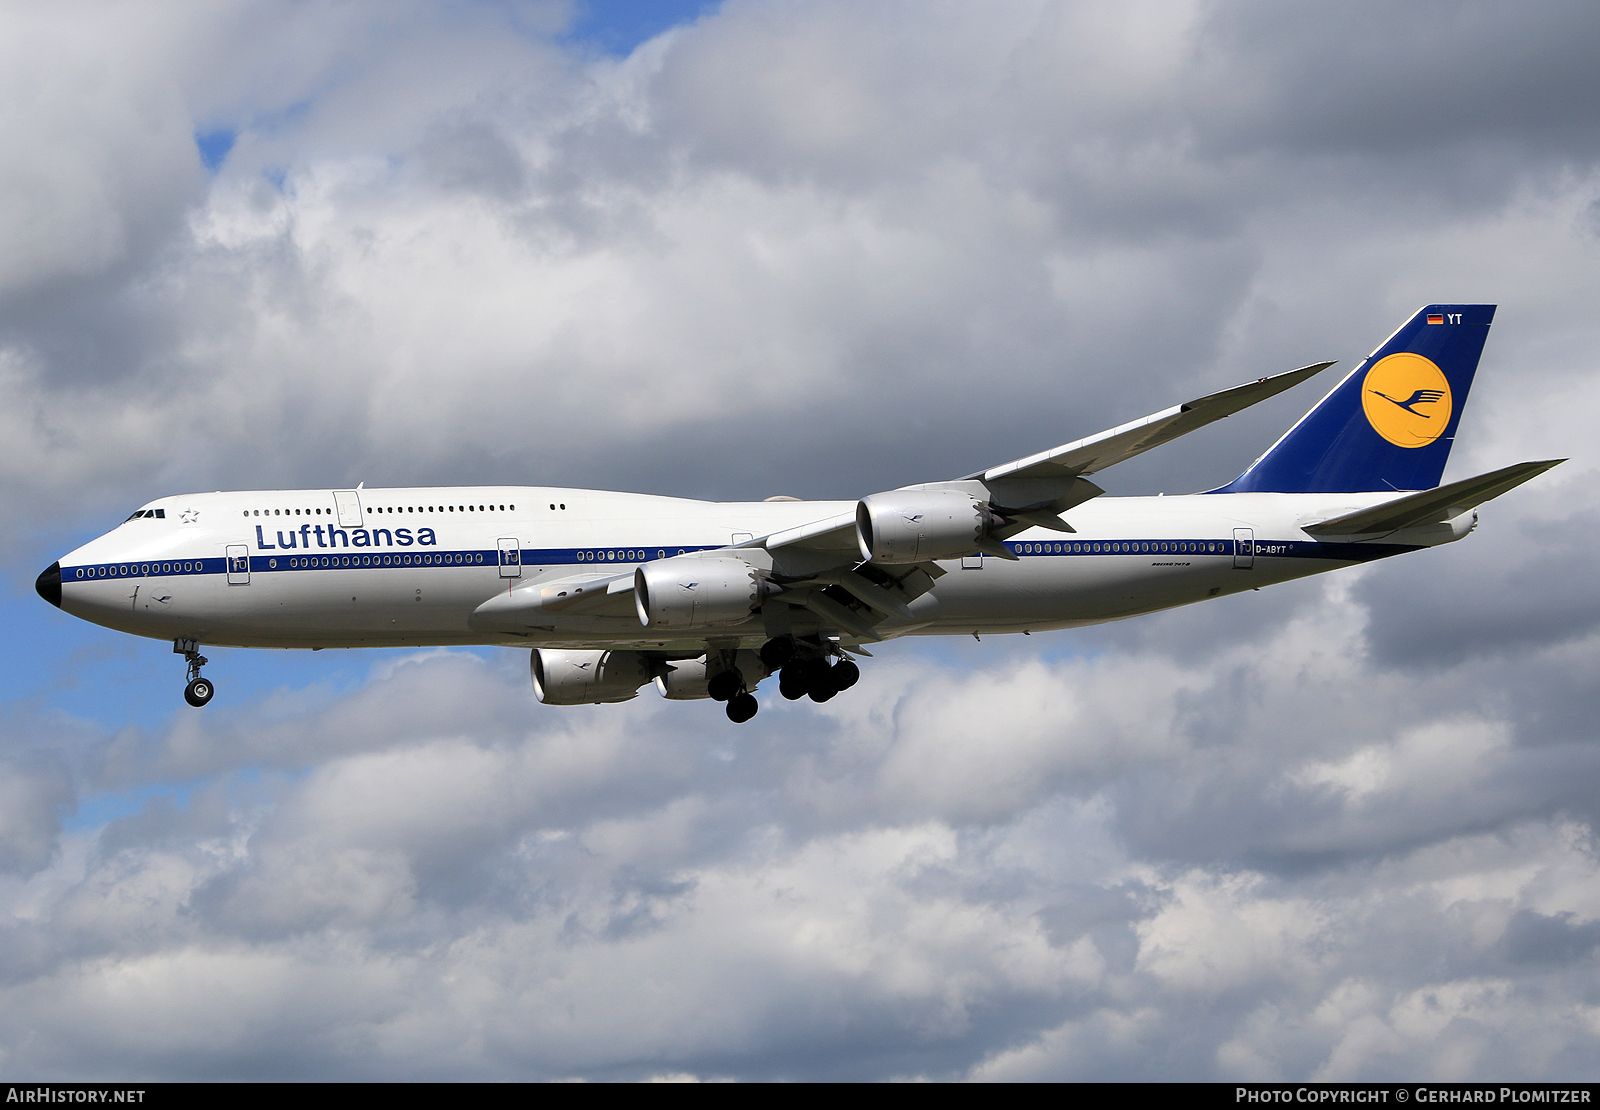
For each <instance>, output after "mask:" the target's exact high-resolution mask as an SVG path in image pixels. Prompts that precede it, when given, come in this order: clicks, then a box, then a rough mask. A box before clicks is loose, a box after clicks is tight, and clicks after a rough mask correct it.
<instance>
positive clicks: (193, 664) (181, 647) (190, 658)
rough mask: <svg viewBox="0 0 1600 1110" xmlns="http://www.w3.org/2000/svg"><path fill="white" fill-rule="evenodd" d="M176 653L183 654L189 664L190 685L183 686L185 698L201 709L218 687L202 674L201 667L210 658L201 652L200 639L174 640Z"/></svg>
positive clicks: (173, 647)
mask: <svg viewBox="0 0 1600 1110" xmlns="http://www.w3.org/2000/svg"><path fill="white" fill-rule="evenodd" d="M172 652H173V654H174V655H181V656H183V661H184V662H185V663H187V664H188V665H189V685H187V686H185V687H184V688H183V700H184V701H186V702H188V703H189V704H190V705H192V706H194V707H195V708H196V709H199V708H200V707H201V706H202V705H204V704H205V703H206V702H208V701H210V700H211V695H212V694H214V693H216V687H215V686H212V685H211V680H210V679H207V678H204V677H202V676H201V674H200V668H201V667H203V666H205V665H206V664H207V663H208V662H210V660H208V659H207V658H206V657H205V656H204V655H201V654H200V642H199V641H198V640H174V641H172Z"/></svg>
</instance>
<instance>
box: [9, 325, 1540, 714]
mask: <svg viewBox="0 0 1600 1110" xmlns="http://www.w3.org/2000/svg"><path fill="white" fill-rule="evenodd" d="M1493 317H1494V306H1493V305H1430V306H1428V307H1427V308H1424V309H1422V310H1421V311H1420V312H1418V313H1417V314H1416V315H1415V316H1413V317H1412V318H1411V319H1410V320H1409V321H1407V322H1406V324H1405V325H1404V326H1403V327H1401V328H1400V330H1399V331H1397V332H1395V333H1394V335H1392V336H1390V337H1389V339H1388V340H1387V341H1385V342H1384V343H1383V344H1382V345H1381V346H1379V347H1378V349H1377V350H1376V351H1374V352H1373V353H1372V354H1371V355H1370V356H1369V357H1368V358H1367V359H1366V360H1365V361H1363V362H1362V363H1361V364H1360V365H1359V366H1357V367H1356V368H1355V370H1354V371H1353V372H1352V373H1350V374H1349V375H1348V376H1347V377H1346V378H1345V379H1344V380H1343V381H1341V382H1340V383H1339V385H1338V386H1336V387H1335V388H1334V389H1333V391H1332V392H1330V393H1329V394H1328V395H1327V396H1326V397H1324V398H1323V399H1322V400H1321V402H1319V403H1318V404H1317V406H1316V407H1315V408H1313V409H1312V410H1311V411H1310V413H1308V414H1307V415H1306V416H1305V417H1304V418H1303V419H1302V420H1301V421H1300V422H1299V423H1298V424H1296V425H1295V426H1294V427H1293V428H1291V429H1290V430H1289V431H1288V432H1287V433H1286V434H1285V435H1284V436H1283V437H1282V438H1281V439H1280V440H1278V442H1277V443H1276V444H1275V445H1274V446H1273V447H1272V448H1271V449H1270V450H1269V451H1267V453H1266V454H1264V455H1262V456H1261V458H1259V459H1257V460H1256V462H1255V463H1254V464H1253V465H1252V466H1251V467H1250V468H1249V469H1248V470H1246V471H1245V472H1244V473H1243V474H1242V475H1240V476H1239V477H1238V478H1237V479H1235V480H1234V481H1232V482H1230V483H1229V484H1228V485H1226V486H1223V487H1221V488H1220V489H1214V490H1210V491H1208V492H1205V493H1199V494H1192V495H1188V496H1177V497H1167V496H1161V497H1121V498H1110V497H1104V498H1103V497H1101V494H1102V492H1103V491H1102V490H1101V489H1100V487H1099V486H1097V485H1095V484H1094V483H1093V482H1091V481H1090V480H1089V478H1090V476H1091V475H1093V474H1096V473H1098V472H1099V471H1102V470H1104V469H1106V468H1107V467H1109V466H1111V465H1113V464H1115V463H1118V462H1121V461H1123V460H1124V459H1128V458H1131V457H1133V456H1134V455H1137V454H1139V453H1140V452H1143V451H1147V450H1149V449H1150V448H1152V447H1157V446H1159V445H1161V444H1163V443H1166V442H1168V441H1169V440H1172V439H1175V438H1176V437H1178V436H1180V435H1184V434H1185V433H1187V432H1191V431H1193V430H1195V429H1196V428H1199V427H1202V426H1204V425H1206V424H1209V423H1211V422H1212V421H1214V420H1219V419H1221V418H1222V417H1224V416H1228V415H1230V414H1231V413H1235V412H1238V411H1240V410H1241V409H1244V408H1246V407H1248V406H1250V405H1253V404H1255V403H1256V402H1258V401H1261V400H1264V399H1266V398H1268V397H1271V396H1273V395H1274V394H1277V393H1280V392H1282V391H1283V390H1285V389H1288V388H1289V387H1290V386H1293V385H1297V384H1299V383H1300V382H1302V381H1304V380H1306V379H1307V378H1309V377H1311V376H1312V375H1314V374H1316V373H1318V372H1319V371H1321V370H1323V369H1325V368H1327V367H1328V366H1330V365H1332V364H1331V363H1325V362H1324V363H1317V364H1315V365H1312V366H1306V367H1302V368H1301V369H1299V370H1291V371H1289V372H1288V373H1286V374H1279V375H1277V376H1275V377H1268V378H1262V379H1260V380H1259V381H1254V382H1250V383H1247V384H1245V385H1241V386H1237V387H1235V388H1233V389H1227V390H1223V391H1222V392H1221V393H1213V394H1211V395H1209V396H1206V397H1201V398H1199V399H1197V400H1194V401H1189V402H1188V403H1186V404H1182V405H1178V406H1176V407H1173V408H1169V409H1165V410H1163V411H1161V412H1158V413H1155V414H1153V415H1151V416H1147V417H1145V418H1144V419H1142V420H1136V421H1134V422H1133V423H1131V424H1124V425H1122V426H1121V427H1117V428H1112V429H1111V430H1109V431H1106V432H1102V433H1100V434H1099V435H1094V436H1090V437H1089V438H1087V439H1081V440H1078V441H1077V442H1075V443H1069V444H1066V445H1065V446H1062V447H1056V448H1053V449H1051V450H1049V451H1044V452H1041V453H1039V454H1037V455H1030V456H1028V457H1027V458H1022V459H1017V460H1015V461H1013V462H1008V463H1002V464H1001V465H999V466H994V467H990V468H989V469H987V470H980V471H977V472H975V473H972V474H968V475H966V476H965V477H962V478H957V479H954V480H952V481H943V482H928V483H926V484H923V485H915V486H906V487H903V488H901V489H895V490H889V491H887V492H883V493H874V494H871V495H869V496H867V497H864V498H862V499H861V500H860V501H856V502H843V501H840V502H814V501H813V502H808V501H799V500H796V499H794V498H788V497H781V498H772V499H769V500H767V501H760V502H736V503H713V502H705V501H689V500H683V499H679V498H671V497H651V496H643V495H638V494H627V493H607V492H603V491H599V490H578V489H554V488H545V487H541V486H492V487H482V486H474V487H460V488H448V487H444V488H424V489H366V488H364V487H359V486H358V487H357V488H356V489H343V490H339V489H324V490H262V491H257V492H251V493H196V494H183V495H180V496H177V497H163V498H160V499H159V500H156V501H152V502H150V503H149V504H148V505H145V506H144V507H143V508H141V509H140V510H139V511H138V512H136V513H134V514H133V515H132V516H130V517H129V518H128V519H127V520H126V521H124V522H123V523H122V524H121V525H120V526H119V527H117V528H115V529H113V530H112V531H110V532H108V533H106V534H105V535H103V536H101V537H100V538H99V539H96V540H93V541H91V542H89V543H87V544H85V545H84V546H82V547H80V548H78V549H77V550H76V551H74V552H72V553H71V554H69V555H66V556H64V557H63V558H62V559H61V561H60V562H58V563H54V564H52V565H51V566H50V568H49V569H48V570H46V571H45V572H44V573H43V574H41V575H39V580H38V583H37V586H38V591H39V594H40V595H41V596H42V597H44V598H45V599H46V600H47V601H49V602H51V603H52V604H54V605H57V606H59V607H60V608H62V609H64V610H65V611H66V612H68V613H71V614H73V615H74V616H78V617H82V618H83V619H85V620H89V621H94V622H95V623H97V624H103V625H105V626H106V627H108V628H115V629H118V630H120V631H123V632H131V633H134V634H135V635H140V636H150V637H154V638H157V639H163V640H171V641H172V642H173V650H174V651H175V652H178V653H180V654H182V655H184V656H185V658H186V660H187V662H188V668H189V676H188V677H189V684H188V688H187V689H186V690H185V697H186V698H187V699H188V701H189V704H191V705H194V706H201V705H204V704H206V702H208V701H209V700H210V699H211V694H212V686H211V683H210V682H209V681H208V680H207V679H205V678H204V677H202V675H201V667H202V666H203V665H204V664H205V662H206V660H205V659H204V657H202V656H201V655H200V647H201V645H202V644H221V645H234V646H238V647H280V648H329V647H394V646H418V645H441V644H516V645H527V646H529V647H531V648H532V649H533V650H532V660H531V663H532V671H533V688H534V692H535V694H536V695H537V696H538V698H539V700H540V701H542V702H544V703H546V704H550V705H578V704H588V703H596V702H614V701H626V700H628V699H629V698H632V697H634V696H635V695H637V693H638V692H639V690H640V689H641V688H642V687H643V686H644V685H645V684H647V683H650V682H654V683H655V685H656V686H657V688H658V689H659V690H660V691H661V693H662V694H663V695H665V696H666V697H668V698H672V699H677V700H690V699H696V698H714V699H716V700H718V701H722V702H725V703H726V704H727V714H728V716H729V717H730V718H731V719H733V720H734V721H747V720H749V719H750V718H751V717H752V716H754V715H755V713H756V709H757V704H756V699H755V697H754V695H753V693H752V692H753V691H754V690H755V688H756V685H757V684H758V683H759V682H760V681H762V679H764V678H766V677H767V676H769V675H771V674H773V673H777V675H778V689H779V691H780V692H781V693H782V694H783V696H784V697H786V698H790V699H794V698H799V697H804V696H810V697H811V698H812V699H814V700H816V701H825V700H827V699H828V698H831V697H833V696H834V695H835V694H837V693H838V692H840V691H841V690H845V689H848V688H849V687H850V686H852V685H854V684H855V682H856V680H857V679H858V678H859V677H860V671H859V670H858V668H857V664H856V663H855V662H854V660H853V658H852V657H853V656H869V655H870V654H871V653H870V651H869V650H868V649H867V647H866V646H865V645H868V644H872V643H876V642H878V641H880V640H887V639H893V638H895V637H899V636H913V635H915V636H934V635H957V634H959V635H969V634H976V633H1002V632H1040V631H1044V630H1046V629H1057V628H1073V627H1077V626H1079V625H1086V624H1096V623H1099V622H1101V621H1110V620H1118V619H1120V618H1123V617H1131V616H1135V615H1138V614H1140V613H1150V612H1154V611H1156V610H1158V609H1167V608H1171V607H1173V606H1176V605H1186V604H1188V603H1190V602H1194V601H1203V600H1205V599H1207V598H1212V597H1219V596H1222V595H1224V594H1232V593H1238V592H1239V591H1241V590H1248V589H1253V588H1256V587H1260V586H1265V585H1268V584H1271V583H1275V582H1284V581H1288V580H1289V579H1293V578H1303V577H1305V576H1307V575H1311V574H1318V573H1320V572H1322V571H1327V570H1334V569H1336V568H1338V567H1343V566H1350V565H1352V564H1355V563H1364V562H1367V561H1369V560H1373V559H1381V558H1384V557H1386V556H1389V555H1399V554H1403V553H1405V552H1408V551H1415V550H1417V549H1419V548H1424V547H1433V546H1435V545H1437V544H1442V543H1450V542H1452V541H1454V540H1458V539H1461V538H1462V537H1463V536H1465V535H1466V534H1467V533H1468V532H1470V531H1472V529H1473V528H1474V527H1475V526H1476V524H1477V512H1476V508H1477V506H1478V505H1480V504H1482V503H1484V502H1486V501H1488V500H1489V499H1491V498H1493V497H1497V496H1499V495H1500V494H1502V493H1504V492H1506V491H1507V490H1509V489H1511V488H1513V487H1514V486H1517V485H1519V484H1520V483H1522V482H1525V481H1527V480H1528V479H1530V478H1532V477H1533V476H1534V475H1536V474H1539V473H1541V472H1543V471H1545V470H1548V469H1549V468H1550V467H1552V466H1555V465H1556V464H1557V463H1558V462H1561V461H1564V460H1559V459H1557V460H1550V461H1543V462H1526V463H1519V464H1517V465H1515V466H1508V467H1506V468H1504V469H1502V470H1496V471H1494V472H1493V473H1490V474H1484V475H1481V476H1479V477H1476V478H1469V479H1466V480H1465V481H1461V482H1454V483H1451V484H1450V485H1447V486H1439V484H1438V483H1439V480H1440V478H1441V476H1442V475H1443V473H1444V465H1445V460H1446V458H1447V456H1448V455H1449V453H1450V445H1451V442H1452V440H1453V438H1454V436H1455V429H1456V425H1457V424H1458V422H1459V421H1460V419H1461V410H1462V405H1463V404H1464V402H1465V401H1466V398H1467V391H1468V389H1469V388H1470V387H1471V385H1472V377H1473V373H1474V372H1475V370H1476V369H1477V365H1478V356H1479V354H1480V353H1481V351H1482V350H1483V344H1484V340H1485V338H1486V337H1487V336H1488V333H1489V324H1490V321H1491V320H1492V319H1493Z"/></svg>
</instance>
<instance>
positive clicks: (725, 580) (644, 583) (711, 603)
mask: <svg viewBox="0 0 1600 1110" xmlns="http://www.w3.org/2000/svg"><path fill="white" fill-rule="evenodd" d="M777 591H778V587H776V586H774V585H773V584H772V583H770V582H768V581H767V580H766V579H765V578H763V577H761V573H760V572H759V571H757V570H756V568H755V567H753V566H751V565H750V564H749V563H747V562H745V561H744V560H743V559H729V558H715V559H697V558H693V557H684V556H681V555H680V556H677V557H675V558H671V559H655V560H653V561H651V562H648V563H645V564H644V565H643V566H641V567H640V568H639V569H638V570H636V571H634V572H633V601H634V607H635V608H636V609H637V610H638V612H639V623H640V624H642V625H644V626H645V627H646V628H661V629H673V630H681V629H691V628H713V627H716V626H718V625H729V624H739V623H740V622H741V621H745V620H748V619H749V617H750V614H751V613H753V612H755V611H756V610H757V609H759V608H761V603H762V602H763V601H765V600H766V599H767V598H768V597H769V596H771V595H772V594H774V593H776V592H777Z"/></svg>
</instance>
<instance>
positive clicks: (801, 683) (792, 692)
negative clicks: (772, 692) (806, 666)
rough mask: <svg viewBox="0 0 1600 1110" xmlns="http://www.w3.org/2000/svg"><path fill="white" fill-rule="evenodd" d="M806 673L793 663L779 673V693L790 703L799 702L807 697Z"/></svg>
mask: <svg viewBox="0 0 1600 1110" xmlns="http://www.w3.org/2000/svg"><path fill="white" fill-rule="evenodd" d="M806 687H807V683H806V673H805V671H803V670H801V669H800V668H799V667H796V666H794V665H793V664H792V663H791V664H790V665H789V666H787V667H785V668H783V670H781V671H779V672H778V693H780V694H782V695H783V696H784V698H785V699H786V700H788V701H799V700H800V699H801V698H803V697H805V696H806Z"/></svg>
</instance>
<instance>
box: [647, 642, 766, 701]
mask: <svg viewBox="0 0 1600 1110" xmlns="http://www.w3.org/2000/svg"><path fill="white" fill-rule="evenodd" d="M721 662H722V663H723V664H725V663H727V662H729V660H727V658H726V657H723V658H722V660H721ZM731 662H732V664H733V665H734V666H735V667H736V668H738V670H739V673H740V674H741V675H743V676H744V680H745V682H746V683H747V684H748V685H750V686H751V687H754V686H755V684H756V683H758V682H760V681H761V680H762V679H763V678H766V677H767V676H768V675H769V674H771V673H772V668H770V667H768V666H767V665H766V664H765V663H763V662H762V661H761V656H760V654H758V653H757V652H754V651H744V650H741V651H739V652H738V653H737V654H736V655H734V657H733V659H732V660H731ZM710 677H711V676H710V675H709V674H708V673H707V671H706V657H705V656H704V655H702V656H700V658H698V659H674V660H672V661H671V662H669V663H664V664H662V666H661V667H660V668H659V669H658V673H657V674H656V689H657V690H660V691H661V696H662V697H664V698H666V699H668V700H669V701H698V700H699V699H701V698H709V697H710V696H711V690H710V689H709V688H708V687H707V686H706V683H707V681H708V680H709V679H710Z"/></svg>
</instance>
